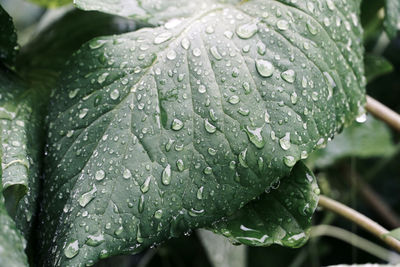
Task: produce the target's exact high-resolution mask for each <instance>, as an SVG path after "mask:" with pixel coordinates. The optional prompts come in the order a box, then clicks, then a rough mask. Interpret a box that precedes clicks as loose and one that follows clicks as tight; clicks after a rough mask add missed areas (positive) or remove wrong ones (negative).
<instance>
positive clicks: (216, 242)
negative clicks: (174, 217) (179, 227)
mask: <svg viewBox="0 0 400 267" xmlns="http://www.w3.org/2000/svg"><path fill="white" fill-rule="evenodd" d="M197 234H198V236H199V238H200V240H201V243H202V244H203V247H204V249H205V250H206V252H207V255H208V258H209V260H210V262H211V263H212V265H213V266H214V267H245V266H246V252H247V250H246V248H247V247H246V246H234V245H232V244H231V243H230V242H229V240H228V239H227V238H225V237H223V236H220V235H217V234H214V233H213V232H211V231H207V230H203V229H199V230H197Z"/></svg>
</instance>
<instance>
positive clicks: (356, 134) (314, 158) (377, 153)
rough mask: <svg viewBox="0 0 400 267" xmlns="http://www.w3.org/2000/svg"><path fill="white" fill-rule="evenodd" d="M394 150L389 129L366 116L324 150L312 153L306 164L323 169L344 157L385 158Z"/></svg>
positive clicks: (380, 122)
mask: <svg viewBox="0 0 400 267" xmlns="http://www.w3.org/2000/svg"><path fill="white" fill-rule="evenodd" d="M395 150H396V149H395V144H394V143H393V137H392V135H391V132H390V129H389V128H388V127H387V126H386V124H385V123H383V122H382V121H380V120H377V119H375V118H374V117H372V116H368V117H367V120H366V121H365V122H364V123H358V122H354V124H353V125H351V126H350V127H348V128H347V129H345V130H344V131H343V133H342V134H341V135H339V136H337V137H335V139H333V140H332V142H329V143H328V145H327V147H326V148H325V149H321V150H318V151H316V152H314V153H313V154H312V155H311V156H310V158H309V159H308V162H309V163H310V164H312V165H315V166H317V167H320V168H324V167H327V166H330V165H332V164H334V163H335V162H336V161H337V160H340V159H343V158H346V157H359V158H372V157H387V156H390V155H392V154H393V153H394V152H395Z"/></svg>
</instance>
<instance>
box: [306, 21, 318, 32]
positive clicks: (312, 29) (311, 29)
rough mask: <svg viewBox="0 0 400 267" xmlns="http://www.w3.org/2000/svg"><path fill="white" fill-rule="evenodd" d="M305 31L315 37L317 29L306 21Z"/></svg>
mask: <svg viewBox="0 0 400 267" xmlns="http://www.w3.org/2000/svg"><path fill="white" fill-rule="evenodd" d="M307 29H308V31H309V32H310V33H311V34H312V35H316V34H317V32H318V30H317V27H316V26H315V25H314V24H312V22H311V21H307Z"/></svg>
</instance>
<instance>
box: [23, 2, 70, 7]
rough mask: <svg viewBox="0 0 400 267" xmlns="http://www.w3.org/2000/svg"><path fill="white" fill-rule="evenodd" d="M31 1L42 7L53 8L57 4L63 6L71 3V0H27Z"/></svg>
mask: <svg viewBox="0 0 400 267" xmlns="http://www.w3.org/2000/svg"><path fill="white" fill-rule="evenodd" d="M29 1H31V2H32V3H35V4H38V5H40V6H43V7H48V8H55V7H59V6H64V5H68V4H72V2H73V0H29Z"/></svg>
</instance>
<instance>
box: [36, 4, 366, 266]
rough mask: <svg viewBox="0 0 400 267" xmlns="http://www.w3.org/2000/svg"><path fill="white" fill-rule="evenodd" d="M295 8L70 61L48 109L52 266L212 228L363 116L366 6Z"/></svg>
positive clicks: (249, 14)
mask: <svg viewBox="0 0 400 267" xmlns="http://www.w3.org/2000/svg"><path fill="white" fill-rule="evenodd" d="M286 3H287V2H285V1H263V0H253V1H248V2H245V3H243V4H242V5H240V6H226V5H218V6H213V7H211V9H210V10H207V11H204V12H203V11H201V13H199V14H196V15H195V16H194V17H192V18H189V19H187V20H184V21H181V22H180V23H179V24H177V25H175V27H173V28H171V25H167V26H164V27H159V28H154V29H151V28H146V29H142V30H139V31H137V32H134V33H129V34H124V35H118V36H113V37H107V38H97V39H95V40H93V41H90V42H89V43H88V44H86V45H84V46H83V47H82V48H81V49H80V50H79V51H77V52H76V53H75V54H74V56H73V57H72V58H71V60H70V62H69V63H68V65H67V66H66V71H65V73H64V74H63V75H62V77H61V79H60V82H59V88H57V90H56V91H55V93H54V96H53V98H52V102H51V105H50V106H51V111H50V117H49V122H50V123H49V136H48V150H47V155H48V156H47V168H46V179H45V181H44V201H43V205H42V211H43V216H42V218H41V231H40V232H41V234H42V236H41V238H40V240H41V247H42V251H41V253H40V254H41V255H49V258H47V259H44V258H42V259H41V263H42V264H43V265H61V266H67V265H69V266H76V265H79V264H82V265H84V264H86V263H91V262H94V261H96V260H97V259H98V258H105V257H108V256H111V255H116V254H120V253H132V252H137V251H139V250H142V249H144V248H146V247H149V246H151V245H152V244H154V243H159V242H161V241H163V240H165V239H167V238H169V237H173V236H177V235H180V234H181V233H183V232H185V231H188V230H190V229H193V228H199V227H204V226H209V225H210V223H212V222H214V221H216V220H218V219H220V218H222V217H226V216H228V215H232V214H233V213H234V212H235V211H237V210H238V209H239V208H240V207H242V206H243V205H244V204H246V203H247V202H249V201H250V200H252V199H254V198H255V197H257V196H258V195H260V194H261V193H263V192H264V191H265V188H267V187H269V186H270V185H271V184H273V183H274V182H277V181H278V180H279V179H280V178H282V177H285V176H287V175H288V174H289V173H290V170H291V169H292V167H293V166H294V165H295V163H296V162H297V161H298V160H300V158H306V157H307V155H308V154H309V153H311V152H312V151H313V150H315V149H317V148H319V147H320V146H321V145H323V144H324V143H325V142H326V141H327V140H328V138H331V137H332V136H333V135H334V134H335V133H337V132H339V131H340V130H341V129H342V128H343V127H344V125H346V124H350V123H351V122H352V121H353V120H354V118H355V117H356V116H357V115H358V114H359V112H360V111H362V109H363V108H362V105H363V104H364V102H365V95H364V88H363V86H364V84H365V79H364V78H363V59H362V42H361V29H360V27H359V23H358V20H357V13H358V8H359V6H358V4H359V2H358V1H351V2H346V3H343V2H338V3H336V2H335V4H334V5H333V3H332V1H324V4H323V5H320V4H318V3H320V2H317V1H315V2H312V1H311V2H307V3H305V2H303V1H297V3H295V4H293V3H292V1H290V5H289V4H286ZM310 3H312V4H313V5H310ZM328 3H329V4H328ZM311 7H313V8H311ZM270 10H276V12H270ZM317 10H318V11H317ZM344 11H346V12H344ZM343 14H348V15H347V17H344V16H343ZM327 16H328V17H329V18H333V17H335V16H339V17H340V19H341V21H342V23H341V24H340V25H338V24H336V23H334V21H331V24H328V26H325V25H326V24H327V23H324V20H325V19H326V17H327ZM349 40H351V42H349ZM349 43H350V46H351V49H349ZM328 47H329V49H328Z"/></svg>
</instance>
